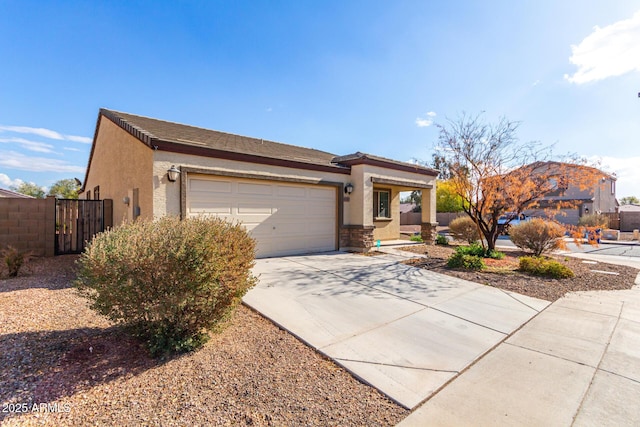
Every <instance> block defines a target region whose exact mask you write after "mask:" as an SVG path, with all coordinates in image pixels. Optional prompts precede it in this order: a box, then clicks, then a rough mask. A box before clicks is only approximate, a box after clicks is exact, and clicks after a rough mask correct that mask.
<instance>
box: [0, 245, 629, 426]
mask: <svg viewBox="0 0 640 427" xmlns="http://www.w3.org/2000/svg"><path fill="white" fill-rule="evenodd" d="M402 249H403V250H408V251H412V252H416V253H420V254H426V255H427V257H426V258H415V259H412V260H410V261H409V262H408V263H409V264H411V265H414V266H416V267H417V268H427V269H430V270H433V271H435V272H439V273H443V274H448V275H452V276H456V277H459V278H462V279H466V280H471V281H474V282H478V283H483V284H486V285H489V286H495V287H498V288H501V289H505V290H509V291H514V292H518V293H521V294H525V295H529V296H533V297H536V298H541V299H545V300H549V301H555V300H556V299H558V298H560V297H562V296H563V295H564V294H565V293H567V292H570V291H586V290H597V289H607V290H610V289H629V288H630V287H631V286H633V284H634V280H635V278H636V275H637V274H638V270H636V269H634V268H631V267H623V266H618V265H610V264H605V263H597V264H591V263H585V262H583V261H582V260H579V259H574V258H570V257H563V256H555V258H556V259H557V260H558V261H560V262H562V263H564V264H566V265H567V266H569V267H570V268H571V269H572V270H573V271H574V273H575V274H576V277H574V278H572V279H563V280H554V279H544V278H539V277H532V276H529V275H526V274H523V273H520V272H517V271H515V269H516V267H517V257H518V256H520V255H522V253H521V252H519V251H505V252H506V254H507V257H506V258H505V259H503V260H488V264H489V266H490V268H489V271H480V272H474V271H462V270H452V269H449V268H447V267H446V265H445V264H446V259H447V258H448V257H449V256H450V255H451V253H452V252H453V248H452V247H449V246H426V245H415V246H408V247H405V248H402ZM75 260H76V257H75V256H71V255H67V256H59V257H54V258H37V259H34V260H32V261H31V262H30V263H29V264H28V265H27V267H26V268H25V269H24V271H23V272H22V273H21V275H20V276H19V277H17V278H7V277H6V274H5V275H4V276H0V295H1V298H0V366H2V367H3V369H2V371H0V404H1V405H2V409H1V411H2V412H0V423H2V424H3V425H56V426H59V425H87V424H92V425H140V424H141V425H257V426H282V425H287V426H288V425H308V426H314V425H318V426H324V425H341V426H343V425H354V426H355V425H357V426H362V425H367V426H369V425H374V426H375V425H382V426H387V425H395V424H396V423H398V422H399V421H401V420H402V419H403V418H404V417H406V416H407V415H408V411H407V410H405V409H403V408H402V407H400V406H398V405H396V404H395V403H393V402H391V401H390V400H388V399H387V398H386V397H384V396H383V395H381V394H380V393H379V392H378V391H377V390H375V389H373V388H372V387H369V386H367V385H365V384H363V383H361V382H359V381H358V380H356V379H354V377H352V376H351V375H350V374H349V373H348V372H346V371H345V370H344V369H342V368H340V367H339V366H337V365H335V364H334V363H333V362H331V361H330V360H328V359H326V358H325V357H323V356H321V355H319V354H318V353H316V352H315V351H314V350H312V349H310V348H309V347H307V346H306V345H304V344H303V343H301V342H300V341H299V340H297V339H296V338H295V337H293V336H292V335H290V334H289V333H287V332H286V331H283V330H281V329H279V328H278V327H276V326H275V325H273V324H272V323H271V322H270V321H268V320H266V319H265V318H263V317H262V316H260V315H259V314H258V313H255V312H253V311H252V310H250V309H249V308H247V307H245V306H240V307H239V308H238V310H237V311H236V313H235V315H234V316H233V318H232V319H231V320H230V321H229V322H228V323H227V324H226V325H225V326H224V327H223V328H221V330H220V331H219V332H217V333H215V334H213V335H212V338H211V341H210V342H208V343H207V344H206V345H205V347H204V348H202V349H201V350H199V351H196V352H194V353H191V354H186V355H182V356H176V357H173V358H170V359H168V360H156V359H152V358H150V357H149V356H148V355H147V353H146V351H145V350H144V348H142V347H141V346H140V344H139V343H138V342H137V341H135V340H133V339H131V338H129V337H128V336H127V335H126V334H124V333H123V332H122V330H121V329H120V328H118V327H116V326H114V325H113V324H111V323H110V322H109V321H107V320H106V319H104V318H102V317H100V316H98V315H97V314H96V313H95V312H93V311H92V310H90V309H89V308H88V305H87V302H86V300H84V299H83V298H81V297H80V296H78V295H77V293H76V291H75V290H74V289H73V288H71V286H70V283H71V281H72V280H73V278H74V273H73V267H74V262H75ZM594 270H595V271H594ZM607 272H608V273H612V274H607ZM34 404H35V405H36V406H34ZM46 405H48V406H46ZM25 409H26V412H24V410H25ZM18 410H20V411H22V412H17V411H18Z"/></svg>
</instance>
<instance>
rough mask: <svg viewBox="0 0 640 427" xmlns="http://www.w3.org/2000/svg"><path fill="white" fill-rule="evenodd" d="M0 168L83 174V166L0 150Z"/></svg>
mask: <svg viewBox="0 0 640 427" xmlns="http://www.w3.org/2000/svg"><path fill="white" fill-rule="evenodd" d="M0 166H2V167H7V168H11V169H19V170H24V171H31V172H74V173H84V171H85V168H84V167H83V166H74V165H70V164H68V163H67V162H65V161H62V160H58V159H48V158H46V157H30V156H25V155H24V154H22V153H17V152H15V151H2V150H0Z"/></svg>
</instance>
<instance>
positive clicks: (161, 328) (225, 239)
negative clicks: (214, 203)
mask: <svg viewBox="0 0 640 427" xmlns="http://www.w3.org/2000/svg"><path fill="white" fill-rule="evenodd" d="M254 258H255V241H254V240H253V239H251V238H250V237H249V235H248V234H247V232H246V231H245V229H244V228H243V227H242V226H241V225H239V224H232V223H229V222H226V221H224V220H222V219H219V218H192V219H186V220H180V219H178V218H175V217H164V218H162V219H159V220H156V221H136V222H133V223H128V224H123V225H122V226H119V227H117V228H115V229H113V230H111V231H107V232H104V233H101V234H99V235H97V236H96V237H95V238H94V239H93V241H92V242H91V243H90V244H89V245H88V246H87V248H86V250H85V251H84V253H83V254H82V255H81V257H80V258H79V260H78V271H77V273H78V278H77V280H76V282H75V284H76V286H77V287H78V289H79V290H80V292H81V293H82V294H83V295H85V296H86V297H88V298H89V299H90V300H91V302H92V308H93V309H95V310H96V311H98V312H99V313H101V314H103V315H105V316H107V317H109V318H110V319H111V320H113V321H114V322H117V323H120V324H124V325H126V326H127V327H129V328H130V329H131V330H132V331H133V332H134V333H135V334H136V335H137V336H139V337H141V338H143V339H144V340H145V341H146V343H147V344H148V346H149V349H150V351H151V353H152V354H153V355H161V354H165V353H172V352H183V351H189V350H192V349H194V348H197V347H199V346H201V345H202V344H204V342H206V340H207V339H208V333H207V330H208V329H211V328H212V327H213V326H214V325H215V324H216V323H218V322H219V321H220V320H222V319H224V318H225V317H226V316H227V315H228V314H229V313H230V312H231V311H232V310H233V308H234V307H235V306H236V305H237V304H238V303H239V302H240V301H241V298H242V296H243V295H244V294H245V293H246V292H247V290H249V289H250V288H251V287H252V286H253V285H254V284H255V283H256V279H255V278H254V277H253V276H252V275H251V267H252V266H253V265H254Z"/></svg>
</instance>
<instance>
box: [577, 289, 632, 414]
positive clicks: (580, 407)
mask: <svg viewBox="0 0 640 427" xmlns="http://www.w3.org/2000/svg"><path fill="white" fill-rule="evenodd" d="M623 309H624V301H622V304H620V311H619V312H618V318H617V319H616V324H615V325H614V326H613V328H612V329H611V333H610V334H609V339H608V340H607V345H606V346H605V348H604V351H603V352H602V355H601V356H600V361H599V362H598V366H596V369H595V371H593V375H592V376H591V381H590V382H589V387H587V390H586V391H585V392H584V395H583V396H582V400H581V401H580V405H579V406H578V409H577V410H576V413H575V414H574V415H573V420H572V422H571V426H573V425H575V423H576V418H577V417H578V414H580V410H582V407H583V406H584V402H585V400H586V399H587V395H588V394H589V390H591V387H592V386H593V381H594V380H595V378H596V374H597V373H598V371H599V370H600V366H601V365H602V361H603V360H604V356H605V355H606V354H607V350H609V345H611V339H612V338H613V334H615V332H616V329H618V324H619V323H620V318H621V316H622V310H623Z"/></svg>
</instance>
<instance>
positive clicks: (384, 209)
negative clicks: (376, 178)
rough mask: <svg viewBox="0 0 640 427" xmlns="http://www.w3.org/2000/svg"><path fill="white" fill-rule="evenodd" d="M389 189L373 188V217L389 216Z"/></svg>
mask: <svg viewBox="0 0 640 427" xmlns="http://www.w3.org/2000/svg"><path fill="white" fill-rule="evenodd" d="M390 193H391V192H390V191H389V190H373V216H374V217H375V218H391V209H390V203H389V202H390V200H391V194H390Z"/></svg>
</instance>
